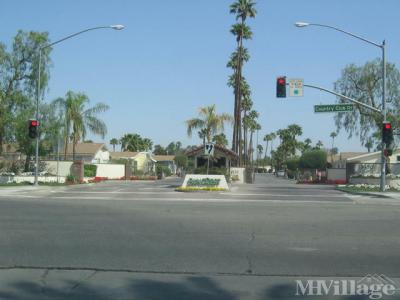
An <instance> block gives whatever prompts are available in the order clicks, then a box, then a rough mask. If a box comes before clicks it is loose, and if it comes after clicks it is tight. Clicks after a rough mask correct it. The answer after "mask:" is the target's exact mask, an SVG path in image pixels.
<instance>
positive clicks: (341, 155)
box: [326, 152, 368, 163]
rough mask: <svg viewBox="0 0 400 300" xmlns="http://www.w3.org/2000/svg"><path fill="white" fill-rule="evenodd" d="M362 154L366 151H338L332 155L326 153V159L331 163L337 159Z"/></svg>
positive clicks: (345, 158)
mask: <svg viewBox="0 0 400 300" xmlns="http://www.w3.org/2000/svg"><path fill="white" fill-rule="evenodd" d="M363 154H366V153H365V152H340V153H338V154H335V155H333V156H331V155H330V154H328V156H327V159H326V160H327V162H328V163H332V162H335V161H339V160H348V159H350V158H353V157H356V156H360V155H363ZM367 154H368V153H367Z"/></svg>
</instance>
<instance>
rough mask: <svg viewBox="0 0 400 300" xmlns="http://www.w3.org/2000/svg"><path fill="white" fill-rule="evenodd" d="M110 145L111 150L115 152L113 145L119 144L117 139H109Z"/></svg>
mask: <svg viewBox="0 0 400 300" xmlns="http://www.w3.org/2000/svg"><path fill="white" fill-rule="evenodd" d="M110 145H112V146H113V152H115V146H116V145H119V141H118V139H116V138H113V139H111V140H110Z"/></svg>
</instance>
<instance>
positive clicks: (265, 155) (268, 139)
mask: <svg viewBox="0 0 400 300" xmlns="http://www.w3.org/2000/svg"><path fill="white" fill-rule="evenodd" d="M263 141H264V142H265V154H264V158H266V157H267V152H268V143H269V142H270V141H271V135H270V134H266V135H264V138H263Z"/></svg>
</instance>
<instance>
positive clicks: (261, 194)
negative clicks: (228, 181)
mask: <svg viewBox="0 0 400 300" xmlns="http://www.w3.org/2000/svg"><path fill="white" fill-rule="evenodd" d="M219 194H220V195H231V196H275V197H314V198H315V197H323V198H345V197H349V196H348V195H345V194H336V195H329V194H312V195H310V194H293V195H288V194H271V193H269V194H268V193H257V194H254V193H252V194H250V193H249V194H241V193H226V192H221V193H219ZM352 196H354V195H352Z"/></svg>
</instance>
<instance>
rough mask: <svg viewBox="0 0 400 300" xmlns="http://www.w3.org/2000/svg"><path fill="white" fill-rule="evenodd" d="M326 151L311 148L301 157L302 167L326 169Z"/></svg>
mask: <svg viewBox="0 0 400 300" xmlns="http://www.w3.org/2000/svg"><path fill="white" fill-rule="evenodd" d="M326 163H327V162H326V152H325V151H322V150H310V151H307V152H304V153H303V155H302V156H301V157H300V167H301V168H303V169H319V170H321V169H324V168H325V167H326Z"/></svg>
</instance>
